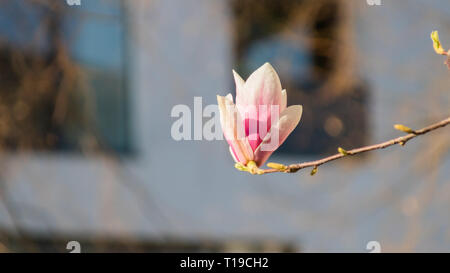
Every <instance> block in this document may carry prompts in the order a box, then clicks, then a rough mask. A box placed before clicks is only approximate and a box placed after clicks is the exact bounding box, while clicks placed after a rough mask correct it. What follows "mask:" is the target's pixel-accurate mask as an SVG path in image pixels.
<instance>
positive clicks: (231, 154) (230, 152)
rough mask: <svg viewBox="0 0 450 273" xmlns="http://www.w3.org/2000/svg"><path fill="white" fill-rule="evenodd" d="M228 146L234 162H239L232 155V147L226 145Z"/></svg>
mask: <svg viewBox="0 0 450 273" xmlns="http://www.w3.org/2000/svg"><path fill="white" fill-rule="evenodd" d="M228 148H229V150H230V154H231V156H232V157H233V159H234V162H239V161H238V160H237V159H236V156H235V155H234V153H233V149H232V148H231V146H228Z"/></svg>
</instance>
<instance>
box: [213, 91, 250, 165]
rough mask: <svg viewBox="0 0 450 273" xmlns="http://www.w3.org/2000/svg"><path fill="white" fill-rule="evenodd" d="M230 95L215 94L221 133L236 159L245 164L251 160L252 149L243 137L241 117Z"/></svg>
mask: <svg viewBox="0 0 450 273" xmlns="http://www.w3.org/2000/svg"><path fill="white" fill-rule="evenodd" d="M230 96H231V95H227V96H226V97H222V96H217V102H218V105H219V111H220V123H221V125H222V131H223V134H224V136H225V138H226V140H227V142H228V144H229V145H230V146H231V149H232V151H233V152H234V154H235V156H236V159H237V160H239V162H241V163H242V164H244V165H245V164H247V162H248V161H250V160H253V151H252V149H251V147H250V145H249V143H248V140H247V138H246V137H245V131H244V126H243V122H242V120H241V117H240V115H239V113H238V111H237V109H236V106H235V105H234V104H233V101H232V100H231V99H230Z"/></svg>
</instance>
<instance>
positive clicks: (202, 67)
mask: <svg viewBox="0 0 450 273" xmlns="http://www.w3.org/2000/svg"><path fill="white" fill-rule="evenodd" d="M435 29H437V30H439V34H440V36H441V41H442V43H443V46H444V48H446V49H448V48H449V47H450V3H449V2H448V1H447V0H429V1H423V0H396V1H393V0H381V5H380V6H371V5H368V4H367V1H365V0H346V1H344V0H279V1H269V0H212V1H211V0H183V1H182V0H164V1H163V0H148V1H144V0H133V1H131V0H89V1H88V0H80V5H68V4H67V1H66V0H2V1H0V150H1V152H0V252H69V250H67V249H66V245H67V243H68V242H69V241H78V242H79V243H80V245H81V251H82V252H128V251H138V252H160V251H161V252H172V251H200V252H206V251H258V252H259V251H271V252H316V251H318V252H348V251H352V252H368V250H366V244H367V243H368V242H369V241H378V242H379V243H380V245H381V250H382V251H383V252H400V251H406V252H419V251H420V252H428V251H439V252H448V251H450V214H449V207H450V178H449V177H450V153H449V152H450V138H449V130H448V129H447V128H444V129H441V130H438V131H435V132H432V133H430V134H429V135H426V136H424V137H419V138H416V139H414V140H413V141H411V142H408V143H407V145H406V146H405V147H400V146H398V147H397V146H395V147H391V148H390V149H387V150H380V151H374V152H371V153H370V154H364V155H358V156H356V157H352V158H348V159H347V158H346V159H342V160H339V161H335V162H332V163H329V164H326V165H323V166H321V167H320V168H319V171H318V173H317V174H316V175H315V176H314V177H312V176H310V175H309V170H304V171H300V172H298V173H296V174H271V175H264V176H251V175H249V174H246V173H241V172H238V171H237V170H235V169H234V167H233V164H234V162H233V160H232V158H231V156H230V154H229V152H228V145H227V144H226V142H225V141H224V140H223V141H217V140H215V141H207V140H201V141H200V140H191V141H184V140H183V141H175V140H174V139H173V138H172V137H171V134H170V132H171V126H172V124H173V123H174V122H175V121H176V120H177V118H173V117H171V115H170V113H171V110H172V108H173V106H175V105H178V104H185V105H187V106H189V107H190V108H191V109H193V105H194V97H196V96H198V97H202V103H203V107H205V106H207V105H210V104H216V95H217V94H220V95H225V94H227V93H228V92H232V93H233V92H234V83H233V78H232V73H231V69H235V70H236V71H237V72H238V73H240V74H241V76H242V77H243V78H244V79H245V78H247V77H248V76H249V75H250V73H251V72H252V71H254V70H255V69H256V68H258V67H259V66H261V65H262V64H263V63H265V62H270V63H271V64H272V65H273V66H274V67H275V69H276V70H277V72H278V73H279V76H280V79H281V82H282V85H283V87H284V88H286V89H287V93H288V104H289V105H291V104H302V105H303V109H304V112H303V117H302V120H301V122H300V125H299V126H298V127H297V128H296V129H295V130H294V132H293V134H292V135H291V136H290V137H289V138H288V140H287V141H286V142H285V143H284V144H283V145H282V147H281V148H280V149H279V150H278V151H276V152H275V153H274V155H273V156H272V158H271V161H275V162H282V163H286V164H290V163H296V162H302V161H307V160H313V159H318V158H320V157H323V156H325V155H329V154H332V153H335V152H336V148H337V147H338V146H342V147H344V148H346V149H350V148H355V147H358V146H361V145H367V144H372V143H377V142H381V141H384V140H387V139H389V138H393V137H396V136H399V135H401V133H400V132H398V131H396V130H394V129H393V127H392V125H393V124H395V123H402V124H405V125H407V126H409V127H412V128H421V127H424V126H426V125H429V124H431V123H434V122H437V121H439V120H442V119H444V118H446V117H448V115H449V102H450V95H449V92H448V89H449V86H450V78H449V71H448V70H447V68H446V66H445V65H444V64H443V62H444V59H443V57H442V56H438V55H436V54H435V53H434V51H433V48H432V43H431V40H430V37H429V36H430V32H431V31H432V30H435ZM207 120H209V118H205V119H204V121H207ZM218 130H220V129H218Z"/></svg>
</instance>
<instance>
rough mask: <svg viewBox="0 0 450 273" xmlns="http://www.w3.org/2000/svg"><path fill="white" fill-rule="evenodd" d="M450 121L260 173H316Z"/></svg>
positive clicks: (401, 141)
mask: <svg viewBox="0 0 450 273" xmlns="http://www.w3.org/2000/svg"><path fill="white" fill-rule="evenodd" d="M449 123H450V117H448V118H446V119H444V120H442V121H439V122H437V123H434V124H432V125H430V126H427V127H424V128H422V129H420V130H417V131H412V132H411V133H409V134H407V135H405V136H401V137H397V138H394V139H391V140H388V141H385V142H382V143H379V144H374V145H370V146H364V147H360V148H356V149H352V150H348V151H345V150H341V151H340V152H339V153H337V154H335V155H332V156H328V157H325V158H322V159H319V160H315V161H309V162H303V163H298V164H291V165H288V166H283V165H281V164H278V165H281V166H283V167H280V168H279V169H275V168H273V169H264V170H263V169H259V172H258V174H266V173H276V172H284V173H294V172H297V171H298V170H301V169H304V168H308V167H313V168H314V169H313V172H311V174H314V173H315V172H316V171H317V167H319V166H320V165H322V164H325V163H327V162H330V161H333V160H336V159H339V158H342V157H346V156H351V155H356V154H360V153H364V152H368V151H373V150H378V149H384V148H387V147H389V146H393V145H396V144H399V145H402V146H403V145H405V144H406V142H408V141H409V140H411V139H413V138H415V137H417V136H420V135H424V134H426V133H428V132H431V131H434V130H436V129H439V128H442V127H444V126H446V125H448V124H449Z"/></svg>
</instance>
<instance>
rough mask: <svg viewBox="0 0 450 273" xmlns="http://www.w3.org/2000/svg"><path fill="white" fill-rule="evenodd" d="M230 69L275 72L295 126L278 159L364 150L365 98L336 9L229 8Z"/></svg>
mask: <svg viewBox="0 0 450 273" xmlns="http://www.w3.org/2000/svg"><path fill="white" fill-rule="evenodd" d="M232 10H233V14H234V16H235V17H234V53H235V61H236V65H235V66H236V68H237V70H238V71H239V72H240V73H241V75H242V76H243V77H244V78H245V77H248V76H249V74H250V73H251V72H252V71H254V70H255V69H256V68H258V67H259V66H261V65H262V64H263V63H265V62H270V63H271V64H272V65H273V66H274V67H275V69H276V70H277V72H278V74H279V76H280V79H281V83H282V86H283V88H285V89H287V92H288V104H289V105H293V104H302V105H303V106H304V107H303V117H302V121H301V122H300V125H299V126H298V127H297V128H296V129H295V130H294V132H293V133H292V135H291V136H290V137H289V138H288V139H287V141H286V142H285V143H284V144H283V145H282V147H280V152H285V153H302V154H323V153H330V152H335V151H336V148H337V147H338V146H342V147H344V148H350V147H356V146H360V145H363V144H364V143H365V142H366V138H367V133H368V132H367V128H368V126H367V110H368V109H367V103H368V92H367V88H366V87H365V85H364V84H362V81H361V80H359V79H358V77H357V75H355V74H354V71H355V69H354V64H353V63H352V62H351V60H352V58H353V57H354V56H351V55H350V54H353V52H354V51H352V50H350V46H351V41H350V40H348V37H349V36H348V35H349V33H350V31H351V29H350V27H351V23H350V22H349V21H348V20H349V19H348V18H350V17H349V16H348V15H346V14H345V13H346V11H347V10H346V6H345V4H342V2H341V1H313V0H309V1H308V0H303V1H299V0H280V1H270V0H233V1H232Z"/></svg>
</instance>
